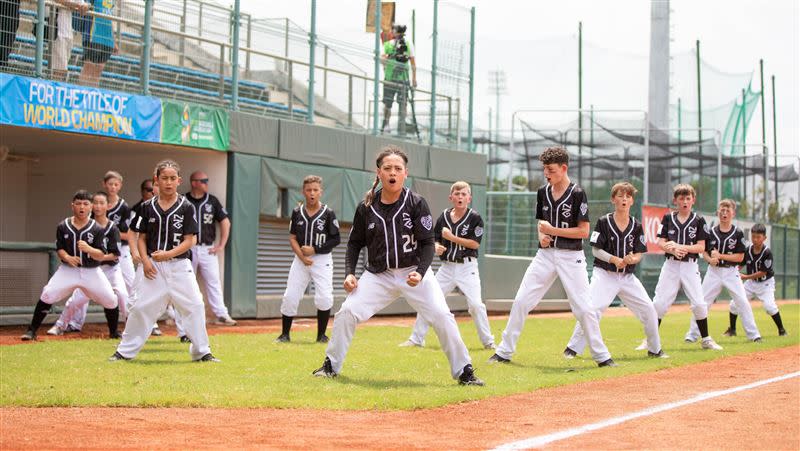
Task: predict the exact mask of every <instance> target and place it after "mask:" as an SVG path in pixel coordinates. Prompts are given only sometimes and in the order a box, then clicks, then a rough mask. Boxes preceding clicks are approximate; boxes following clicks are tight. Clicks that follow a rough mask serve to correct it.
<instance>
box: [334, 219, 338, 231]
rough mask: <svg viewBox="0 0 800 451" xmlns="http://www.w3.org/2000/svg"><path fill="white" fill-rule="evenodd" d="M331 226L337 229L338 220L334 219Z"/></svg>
mask: <svg viewBox="0 0 800 451" xmlns="http://www.w3.org/2000/svg"><path fill="white" fill-rule="evenodd" d="M333 226H334V227H336V228H337V229H338V228H339V220H338V219H334V220H333Z"/></svg>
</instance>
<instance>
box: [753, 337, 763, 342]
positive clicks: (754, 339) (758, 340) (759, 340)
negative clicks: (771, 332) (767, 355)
mask: <svg viewBox="0 0 800 451" xmlns="http://www.w3.org/2000/svg"><path fill="white" fill-rule="evenodd" d="M750 341H752V342H753V343H761V342H762V341H763V340H761V337H756V338H753V339H752V340H750Z"/></svg>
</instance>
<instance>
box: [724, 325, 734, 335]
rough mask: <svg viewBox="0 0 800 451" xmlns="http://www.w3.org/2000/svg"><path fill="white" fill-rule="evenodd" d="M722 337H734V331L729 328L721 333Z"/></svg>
mask: <svg viewBox="0 0 800 451" xmlns="http://www.w3.org/2000/svg"><path fill="white" fill-rule="evenodd" d="M722 336H723V337H735V336H736V329H731V328H730V327H729V328H727V329H726V330H725V332H723V333H722Z"/></svg>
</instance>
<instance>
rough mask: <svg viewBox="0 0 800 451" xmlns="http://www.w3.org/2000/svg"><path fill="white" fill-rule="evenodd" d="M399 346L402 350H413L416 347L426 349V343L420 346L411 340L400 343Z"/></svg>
mask: <svg viewBox="0 0 800 451" xmlns="http://www.w3.org/2000/svg"><path fill="white" fill-rule="evenodd" d="M397 346H400V347H401V348H413V347H414V346H416V347H418V348H424V347H425V343H422V344H419V343H414V342H413V341H411V340H406V341H404V342H402V343H400V344H399V345H397Z"/></svg>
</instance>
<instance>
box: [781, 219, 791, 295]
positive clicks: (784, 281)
mask: <svg viewBox="0 0 800 451" xmlns="http://www.w3.org/2000/svg"><path fill="white" fill-rule="evenodd" d="M788 231H789V227H784V228H783V246H784V252H783V273H784V276H783V287H782V288H781V297H782V298H783V299H786V279H788V277H789V271H788V268H789V267H788V266H786V265H787V263H788V258H787V257H786V254H788V252H786V242H787V241H786V238H787V235H788V233H787V232H788Z"/></svg>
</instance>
